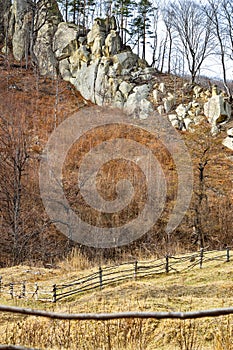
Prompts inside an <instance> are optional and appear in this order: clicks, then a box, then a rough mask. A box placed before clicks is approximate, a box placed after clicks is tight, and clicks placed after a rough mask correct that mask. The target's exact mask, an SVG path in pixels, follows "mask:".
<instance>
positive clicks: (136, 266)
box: [134, 260, 138, 280]
mask: <svg viewBox="0 0 233 350" xmlns="http://www.w3.org/2000/svg"><path fill="white" fill-rule="evenodd" d="M137 272H138V261H137V260H136V261H135V263H134V279H135V280H136V279H137Z"/></svg>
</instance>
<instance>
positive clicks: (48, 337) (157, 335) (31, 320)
mask: <svg viewBox="0 0 233 350" xmlns="http://www.w3.org/2000/svg"><path fill="white" fill-rule="evenodd" d="M79 260H80V261H79ZM86 263H87V260H86V258H85V257H83V256H82V255H80V257H78V254H77V253H74V257H73V261H72V258H70V260H67V261H66V262H65V263H64V265H61V266H60V268H59V269H51V270H46V269H43V268H41V269H38V270H39V271H40V272H41V277H40V278H41V280H40V283H41V284H42V286H44V287H46V286H47V287H48V286H51V284H53V283H55V282H56V283H57V282H61V281H62V280H63V281H67V279H73V278H74V277H75V276H80V275H85V274H88V273H91V272H92V271H93V267H92V268H91V269H87V270H83V268H84V266H85V264H86ZM69 266H70V271H69ZM74 266H76V269H75V271H74ZM232 267H233V262H229V263H224V262H216V261H215V262H211V263H210V262H209V263H206V264H205V265H204V267H203V269H201V270H200V269H198V268H197V269H195V270H192V271H189V272H185V273H180V274H176V273H170V274H168V275H166V274H162V275H159V276H156V277H153V278H144V279H140V280H138V281H131V282H127V283H124V284H120V285H117V286H115V287H108V288H104V289H103V290H102V291H95V292H90V293H86V294H83V295H82V296H81V297H75V296H73V297H71V298H70V299H68V300H64V301H61V302H59V303H57V304H55V305H54V304H51V303H40V302H37V303H36V302H34V301H32V300H22V299H21V300H14V301H12V300H9V298H8V299H7V298H6V297H3V296H1V299H0V303H4V304H11V305H13V304H17V305H18V306H25V307H33V308H41V309H49V310H54V311H60V312H78V313H79V312H114V311H136V310H138V311H142V310H144V311H179V310H181V311H190V310H198V309H208V308H215V307H216V308H217V307H227V306H231V305H232V304H233V278H232V277H233V272H232V271H233V270H232ZM26 269H27V268H26V267H24V266H21V267H15V268H11V269H1V270H0V274H1V275H3V276H4V278H8V280H9V281H10V279H11V278H12V276H15V275H17V278H19V279H20V278H21V279H22V277H23V276H24V277H25V270H26ZM33 271H34V269H31V274H30V275H26V276H27V277H28V276H29V279H30V281H31V282H33V278H34V280H37V279H38V275H35V274H34V275H33V273H32V272H33ZM33 276H34V277H33ZM232 332H233V317H231V316H229V317H218V318H207V319H202V320H195V321H178V320H177V321H176V320H163V321H157V320H137V319H136V320H119V321H117V320H115V321H109V322H100V321H99V322H95V321H79V322H77V321H51V320H48V319H45V318H35V317H22V316H18V315H17V316H14V315H10V317H9V315H5V314H3V315H1V326H0V343H12V344H24V345H26V346H31V347H33V346H34V347H37V348H40V349H48V348H49V349H54V350H55V349H87V350H89V349H108V350H109V349H113V350H119V349H122V350H123V349H128V350H131V349H137V350H140V349H143V350H146V349H148V350H152V349H160V350H165V349H166V350H173V349H178V350H193V349H195V350H197V349H212V350H213V349H214V350H222V349H224V350H230V349H233V341H232Z"/></svg>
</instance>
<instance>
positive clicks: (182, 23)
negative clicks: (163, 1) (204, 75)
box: [168, 0, 215, 83]
mask: <svg viewBox="0 0 233 350" xmlns="http://www.w3.org/2000/svg"><path fill="white" fill-rule="evenodd" d="M168 6H169V8H170V19H171V24H172V27H173V29H174V31H175V32H176V33H177V37H178V38H179V42H176V47H177V50H179V51H181V52H182V54H183V55H184V58H185V60H186V63H187V66H188V70H189V72H190V74H191V82H192V83H193V82H194V81H195V79H196V76H197V74H198V73H199V71H200V68H201V66H202V64H203V61H204V60H205V59H206V58H207V57H208V56H209V55H210V54H212V53H213V47H214V46H215V42H214V34H213V30H212V22H211V21H210V19H209V17H207V16H206V12H205V10H204V9H205V7H203V6H202V5H201V4H200V2H196V1H191V0H179V1H177V2H176V1H174V2H171V3H170V4H169V5H168Z"/></svg>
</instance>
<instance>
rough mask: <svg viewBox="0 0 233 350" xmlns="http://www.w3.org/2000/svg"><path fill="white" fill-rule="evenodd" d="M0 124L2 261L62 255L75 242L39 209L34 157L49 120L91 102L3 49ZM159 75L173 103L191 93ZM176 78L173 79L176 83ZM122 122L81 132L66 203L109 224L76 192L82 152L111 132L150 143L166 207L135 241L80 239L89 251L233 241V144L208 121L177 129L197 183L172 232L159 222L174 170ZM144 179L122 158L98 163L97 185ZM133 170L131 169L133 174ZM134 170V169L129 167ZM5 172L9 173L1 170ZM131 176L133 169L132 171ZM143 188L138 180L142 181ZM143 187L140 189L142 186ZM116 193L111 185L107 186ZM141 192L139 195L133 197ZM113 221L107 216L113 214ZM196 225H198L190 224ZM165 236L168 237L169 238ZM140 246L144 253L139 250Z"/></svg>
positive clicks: (116, 253)
mask: <svg viewBox="0 0 233 350" xmlns="http://www.w3.org/2000/svg"><path fill="white" fill-rule="evenodd" d="M0 69H1V79H0V87H1V91H2V93H1V96H0V99H1V101H0V102H1V103H0V105H1V107H0V108H1V113H0V115H1V129H0V135H1V138H0V150H1V152H0V157H1V170H0V197H1V202H0V206H1V208H0V209H1V237H0V240H1V245H0V250H1V254H0V264H1V265H2V266H5V265H7V264H17V263H20V262H22V261H28V262H30V263H36V262H38V261H43V262H44V263H54V261H56V260H57V259H59V258H61V257H62V256H65V255H66V254H67V253H68V252H69V251H70V249H72V247H73V246H74V245H75V243H74V242H72V241H70V240H68V239H67V238H66V237H64V236H63V235H62V234H61V233H59V232H58V231H57V230H56V228H55V226H54V225H53V223H52V222H51V220H50V219H49V217H48V216H47V214H46V213H45V211H44V207H43V205H42V201H41V198H40V191H39V185H38V176H39V175H38V174H39V164H40V159H41V154H42V151H43V148H44V146H45V144H46V141H47V140H48V137H49V135H50V134H51V132H52V131H53V130H54V128H55V127H56V126H57V125H59V124H60V123H61V122H62V121H63V120H64V119H65V118H67V117H68V116H69V115H71V114H72V113H73V112H75V111H77V110H79V109H80V108H82V107H83V106H88V102H86V101H84V100H83V99H82V97H81V96H80V95H79V94H78V92H76V91H75V90H74V89H73V88H72V87H71V86H70V85H69V84H67V83H65V82H62V81H60V80H59V79H58V80H52V79H47V78H42V77H40V76H39V75H38V72H37V71H36V70H33V69H32V70H31V69H28V70H26V69H25V66H24V65H23V64H22V65H20V64H18V63H16V62H14V61H13V59H12V58H10V57H8V60H5V58H4V57H1V66H0ZM157 79H158V82H160V81H161V82H164V83H165V86H167V87H168V88H169V90H171V91H173V89H176V96H177V104H178V103H180V102H182V101H184V99H188V98H189V97H188V95H184V94H183V90H182V86H183V83H184V80H183V79H181V78H178V77H175V76H172V75H163V74H159V73H158V74H157ZM174 81H176V82H175V83H174ZM131 134H132V130H131V131H129V133H128V134H127V133H126V131H125V130H121V129H120V128H117V129H114V126H113V129H112V130H111V132H109V131H108V133H106V132H105V130H104V128H99V130H96V134H95V137H94V138H93V135H92V134H91V133H89V134H86V135H85V139H83V138H82V139H80V140H79V141H78V142H76V143H75V145H74V146H73V147H72V148H71V149H70V151H69V154H68V156H67V159H66V162H65V166H64V170H63V171H64V180H63V185H64V189H65V193H66V196H67V198H68V200H69V203H70V205H71V207H72V209H74V210H75V211H77V212H78V213H79V215H81V216H82V217H84V218H85V219H87V221H88V220H95V223H96V224H100V225H104V226H106V227H108V225H109V220H110V219H111V218H108V217H106V216H102V217H101V216H100V217H99V216H98V215H97V216H96V215H94V216H93V212H92V211H90V210H89V209H88V206H87V205H86V204H85V203H82V201H81V197H80V198H79V194H78V192H77V183H76V181H77V180H76V179H77V174H78V170H79V162H80V157H81V156H82V155H83V154H85V153H86V152H88V150H89V148H90V146H93V145H94V144H95V143H96V142H97V143H100V142H102V141H104V140H106V139H111V138H114V137H116V136H117V137H120V136H122V135H123V136H124V137H134V138H135V139H136V140H137V141H139V142H140V143H142V144H144V145H149V146H150V148H151V150H152V152H154V153H155V154H156V156H157V157H159V162H160V163H161V165H162V167H163V169H164V171H165V172H166V177H167V180H168V183H169V184H170V185H169V187H168V193H167V199H166V207H165V210H164V212H163V213H162V216H161V217H160V219H159V220H158V222H157V223H156V224H155V226H154V227H153V228H152V229H151V230H150V231H149V232H148V233H147V234H146V235H144V236H143V237H142V238H141V239H140V240H138V241H136V242H134V243H133V244H131V245H129V246H127V247H123V248H119V247H118V248H114V249H105V250H102V249H97V250H95V249H92V248H87V247H80V249H81V250H82V251H83V250H84V251H85V252H86V254H89V256H90V257H96V256H98V257H99V259H100V260H101V259H102V258H106V259H113V260H115V259H118V258H120V257H121V256H122V254H129V255H131V256H134V257H137V254H138V252H139V250H140V252H142V251H144V253H145V255H146V254H147V253H148V252H150V253H155V252H156V254H165V252H168V253H174V252H175V251H176V250H179V249H180V248H181V249H197V248H198V247H199V246H200V245H202V246H205V247H215V248H221V247H224V246H225V245H232V225H231V223H232V212H233V211H232V160H231V152H230V151H229V150H227V149H226V148H225V147H224V146H222V144H221V141H222V138H223V135H222V133H221V132H220V133H219V134H218V135H217V136H215V137H212V136H210V126H209V124H208V123H207V121H205V120H203V123H202V124H200V125H198V126H196V127H195V130H194V131H193V132H181V136H182V138H183V140H184V141H185V143H186V145H187V147H188V150H189V152H190V154H191V157H192V162H193V170H194V180H195V181H194V191H193V196H192V201H191V205H190V208H189V210H188V211H187V213H186V215H185V217H184V219H183V221H182V222H181V224H180V225H179V227H178V228H177V229H176V230H175V231H174V232H173V233H172V235H170V236H169V237H168V236H167V235H166V234H165V232H164V228H165V227H166V223H167V221H168V218H169V215H170V213H171V209H172V207H173V204H174V200H175V193H176V175H175V173H176V170H175V168H174V163H173V161H172V158H171V157H170V156H169V154H168V153H167V152H166V151H165V150H162V149H161V147H159V145H158V143H157V141H156V140H154V139H151V135H146V134H145V133H144V134H142V133H138V132H137V131H136V132H133V134H132V135H131ZM116 169H117V170H118V172H117V175H116V176H115V181H117V179H118V178H117V176H118V177H119V176H120V177H121V176H122V175H123V176H125V174H126V173H127V176H128V177H131V178H132V179H134V180H135V179H137V177H138V176H139V177H138V180H137V181H139V182H140V183H141V181H142V182H143V179H142V178H140V174H139V173H137V171H138V170H137V169H136V168H135V169H133V168H132V169H131V170H129V169H128V165H127V164H121V165H120V166H119V164H116V163H114V162H113V163H112V164H111V165H110V168H109V166H108V167H107V168H103V169H102V171H103V174H102V175H104V177H103V178H102V180H101V176H100V179H99V186H100V187H99V189H100V190H101V191H103V190H104V191H106V190H107V188H105V189H104V187H103V186H102V185H103V183H104V182H105V180H103V179H106V174H104V172H107V174H108V175H107V176H111V174H116ZM131 171H132V174H131ZM133 173H134V175H133ZM6 174H7V176H6ZM132 176H133V177H132ZM139 188H140V190H142V189H143V186H142V185H140V186H139ZM144 194H145V193H144ZM104 195H105V196H107V197H108V196H109V195H110V197H109V199H111V198H112V197H111V196H114V193H113V192H110V193H109V192H106V193H104ZM138 195H140V197H137V196H138ZM145 198H146V197H144V195H143V193H142V192H140V193H139V192H138V194H137V195H136V197H135V199H134V201H133V202H132V203H131V206H130V207H129V210H128V211H123V212H122V213H121V214H120V216H118V217H114V220H115V223H116V224H118V225H119V224H121V223H122V222H125V220H127V218H129V217H130V218H132V217H135V216H137V213H138V211H140V207H141V206H143V201H144V200H145ZM110 221H111V220H110ZM194 227H195V229H194ZM168 238H169V240H168ZM140 254H141V253H140Z"/></svg>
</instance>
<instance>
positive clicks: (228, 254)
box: [227, 247, 230, 262]
mask: <svg viewBox="0 0 233 350" xmlns="http://www.w3.org/2000/svg"><path fill="white" fill-rule="evenodd" d="M229 261H230V248H229V247H227V262H229Z"/></svg>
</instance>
